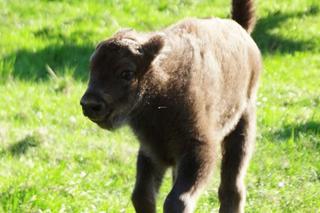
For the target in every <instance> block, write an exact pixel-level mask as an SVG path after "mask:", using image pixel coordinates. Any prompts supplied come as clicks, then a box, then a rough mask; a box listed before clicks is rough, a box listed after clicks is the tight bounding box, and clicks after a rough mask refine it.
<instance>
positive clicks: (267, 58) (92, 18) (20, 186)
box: [0, 0, 320, 213]
mask: <svg viewBox="0 0 320 213" xmlns="http://www.w3.org/2000/svg"><path fill="white" fill-rule="evenodd" d="M257 6H258V11H257V14H258V16H259V21H258V23H257V27H256V30H255V32H254V33H253V37H254V39H255V40H256V42H257V44H258V45H259V47H260V49H261V51H262V53H263V58H264V73H263V76H262V79H261V86H260V92H259V97H258V103H257V104H258V107H259V109H258V116H257V119H258V120H257V121H258V137H257V144H256V150H255V154H254V156H253V159H252V161H251V164H250V168H249V171H248V175H247V178H246V182H247V186H248V198H247V205H246V211H247V212H319V211H320V199H319V197H320V190H319V189H320V164H319V162H320V155H319V153H320V110H319V109H320V87H319V79H320V72H319V70H320V31H319V29H320V22H319V18H320V11H319V9H320V3H319V1H317V0H304V1H300V0H283V1H276V0H270V1H261V0H260V1H258V2H257ZM0 8H2V9H1V10H0V22H1V25H0V37H1V39H0V212H99V211H103V212H134V210H133V207H132V205H131V203H130V193H131V190H132V187H133V184H134V177H135V157H136V152H137V148H138V143H137V141H136V139H135V137H134V136H133V134H132V133H131V131H130V130H129V129H128V128H127V127H125V128H123V129H120V130H118V131H116V132H114V133H110V132H107V131H103V130H100V129H99V128H98V127H97V126H95V125H94V124H92V123H90V122H89V121H88V120H87V119H85V118H84V117H83V116H82V114H81V109H80V107H79V99H80V96H81V95H82V93H83V91H84V90H85V88H86V79H87V67H88V58H89V56H90V53H91V52H92V51H93V49H94V47H95V44H96V43H97V42H98V41H99V40H102V39H103V38H105V37H108V36H110V35H111V34H112V33H114V32H115V31H116V30H117V29H120V28H121V27H132V28H135V29H138V30H142V31H148V30H156V29H160V28H161V27H164V26H167V25H169V24H171V23H174V22H175V21H177V20H179V19H181V18H183V17H186V16H198V17H207V16H213V15H214V16H219V17H227V14H228V11H229V2H228V1H222V0H216V1H213V2H212V1H210V0H202V1H189V0H185V1H178V0H171V1H165V0H154V1H152V0H148V1H145V2H144V1H138V0H125V1H116V0H115V1H112V2H111V1H103V0H94V1H77V0H72V1H44V0H43V1H40V0H32V1H22V0H11V1H7V0H0ZM48 70H49V71H50V70H53V71H54V72H55V73H56V75H57V76H56V77H53V76H52V75H50V74H48V73H49V72H48ZM217 167H218V166H217ZM217 171H218V170H217ZM216 173H218V172H216ZM168 175H169V174H168ZM168 175H167V177H166V179H165V181H164V185H163V187H162V188H161V193H160V195H159V202H158V210H159V212H161V206H162V202H163V200H164V198H165V195H166V193H168V191H169V190H170V185H171V184H170V177H169V176H168ZM218 178H219V177H218V174H216V175H215V177H214V179H213V180H212V183H211V186H210V187H208V188H207V190H206V191H205V192H204V194H203V196H202V197H201V199H200V200H199V203H198V207H197V211H196V212H199V213H200V212H217V209H218V207H219V204H218V200H217V196H216V194H217V186H218V182H219V181H218Z"/></svg>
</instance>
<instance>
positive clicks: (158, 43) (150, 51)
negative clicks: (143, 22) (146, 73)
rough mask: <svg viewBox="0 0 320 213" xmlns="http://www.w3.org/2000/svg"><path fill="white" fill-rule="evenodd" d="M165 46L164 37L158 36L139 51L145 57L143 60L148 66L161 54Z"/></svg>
mask: <svg viewBox="0 0 320 213" xmlns="http://www.w3.org/2000/svg"><path fill="white" fill-rule="evenodd" d="M163 46H164V35H162V34H156V35H153V36H152V37H151V38H149V40H148V41H146V42H145V43H144V44H142V45H141V48H140V49H139V51H140V53H142V55H143V60H144V62H145V63H146V65H147V66H149V65H150V64H151V62H152V61H153V59H154V58H155V57H156V56H157V55H158V54H159V52H160V50H161V49H162V47H163Z"/></svg>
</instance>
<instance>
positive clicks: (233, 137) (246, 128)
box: [219, 106, 256, 213]
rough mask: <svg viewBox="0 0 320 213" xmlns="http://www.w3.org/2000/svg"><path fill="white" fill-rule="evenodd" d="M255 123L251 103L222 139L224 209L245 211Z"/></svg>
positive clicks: (224, 212)
mask: <svg viewBox="0 0 320 213" xmlns="http://www.w3.org/2000/svg"><path fill="white" fill-rule="evenodd" d="M255 125H256V124H255V109H254V107H253V106H251V107H250V108H248V109H247V110H246V111H245V112H244V114H243V115H242V117H241V118H240V120H239V122H238V124H237V125H236V127H235V129H234V130H233V131H232V132H231V133H230V134H229V135H227V136H226V138H225V139H224V141H223V143H222V163H221V183H220V187H219V200H220V205H221V206H220V210H219V212H220V213H242V212H244V203H245V196H246V195H245V194H246V192H245V185H244V176H245V173H246V170H247V166H248V163H249V160H250V156H251V152H252V149H253V146H254V140H255Z"/></svg>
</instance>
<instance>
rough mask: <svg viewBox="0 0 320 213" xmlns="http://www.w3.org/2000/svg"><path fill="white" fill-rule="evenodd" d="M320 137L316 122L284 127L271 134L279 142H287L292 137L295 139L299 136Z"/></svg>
mask: <svg viewBox="0 0 320 213" xmlns="http://www.w3.org/2000/svg"><path fill="white" fill-rule="evenodd" d="M302 134H303V135H314V136H317V137H318V136H319V135H320V123H319V122H316V121H308V122H306V123H303V124H291V125H285V126H284V127H283V128H282V129H280V130H279V131H276V132H274V133H273V137H275V138H277V139H279V140H288V139H290V138H292V137H294V138H297V137H299V136H300V135H302Z"/></svg>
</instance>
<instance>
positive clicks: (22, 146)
mask: <svg viewBox="0 0 320 213" xmlns="http://www.w3.org/2000/svg"><path fill="white" fill-rule="evenodd" d="M39 145H40V138H38V137H36V136H34V135H28V136H26V137H25V138H23V139H21V140H20V141H18V142H16V143H14V144H12V145H11V146H10V147H9V149H8V150H9V152H10V153H11V154H12V155H13V156H20V155H23V154H25V153H27V151H28V150H29V149H30V148H34V147H37V146H39Z"/></svg>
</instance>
